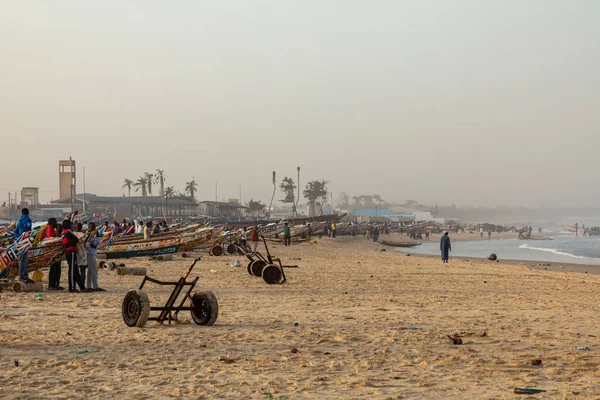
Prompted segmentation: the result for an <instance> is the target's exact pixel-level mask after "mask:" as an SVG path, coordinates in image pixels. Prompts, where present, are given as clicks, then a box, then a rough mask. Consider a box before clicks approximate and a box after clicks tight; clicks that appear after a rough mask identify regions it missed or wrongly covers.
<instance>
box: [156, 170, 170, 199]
mask: <svg viewBox="0 0 600 400" xmlns="http://www.w3.org/2000/svg"><path fill="white" fill-rule="evenodd" d="M166 180H167V175H165V171H164V170H162V169H157V170H156V174H154V183H158V184H159V185H160V192H159V195H160V196H165V181H166Z"/></svg>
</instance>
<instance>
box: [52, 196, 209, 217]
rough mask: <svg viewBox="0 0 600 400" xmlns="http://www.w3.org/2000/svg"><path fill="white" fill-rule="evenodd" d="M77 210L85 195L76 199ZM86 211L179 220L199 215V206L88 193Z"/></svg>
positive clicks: (178, 200)
mask: <svg viewBox="0 0 600 400" xmlns="http://www.w3.org/2000/svg"><path fill="white" fill-rule="evenodd" d="M74 200H75V204H76V205H77V207H76V208H77V209H79V210H81V209H82V207H80V206H81V205H82V203H83V201H84V196H83V195H80V194H78V195H76V196H75V197H74ZM52 204H55V205H68V204H71V199H59V200H55V201H53V202H52ZM85 204H86V207H85V208H86V211H87V212H90V213H96V214H111V215H114V214H117V215H119V216H123V217H153V218H178V217H195V216H197V215H198V204H196V203H195V202H193V201H192V200H187V199H181V198H175V199H165V198H164V197H161V196H147V197H141V196H131V197H129V196H127V197H126V196H96V195H95V194H89V193H86V195H85Z"/></svg>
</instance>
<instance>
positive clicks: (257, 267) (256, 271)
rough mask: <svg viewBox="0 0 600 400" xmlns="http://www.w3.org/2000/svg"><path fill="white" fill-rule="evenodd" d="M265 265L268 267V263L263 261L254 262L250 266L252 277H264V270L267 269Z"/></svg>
mask: <svg viewBox="0 0 600 400" xmlns="http://www.w3.org/2000/svg"><path fill="white" fill-rule="evenodd" d="M265 265H267V263H266V262H264V261H263V260H255V261H252V265H251V266H250V272H251V273H250V275H254V276H258V277H260V276H262V273H263V268H265Z"/></svg>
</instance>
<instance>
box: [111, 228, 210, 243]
mask: <svg viewBox="0 0 600 400" xmlns="http://www.w3.org/2000/svg"><path fill="white" fill-rule="evenodd" d="M200 226H201V225H200V224H193V225H188V226H186V227H184V228H179V229H174V230H170V231H166V232H160V233H158V234H155V235H153V236H152V238H153V239H154V240H158V239H169V238H172V237H175V236H178V235H182V234H185V233H191V232H194V231H195V230H197V229H199V228H200ZM107 236H110V235H107ZM138 241H144V235H143V234H139V233H138V234H131V235H126V236H122V235H117V236H116V237H115V238H114V239H113V244H114V243H116V242H119V243H125V242H128V243H129V242H138ZM103 244H104V243H103ZM102 247H103V246H102V245H101V246H100V248H102Z"/></svg>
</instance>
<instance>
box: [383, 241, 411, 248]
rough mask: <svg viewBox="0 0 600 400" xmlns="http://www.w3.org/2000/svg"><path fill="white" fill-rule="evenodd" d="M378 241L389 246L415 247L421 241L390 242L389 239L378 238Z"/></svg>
mask: <svg viewBox="0 0 600 400" xmlns="http://www.w3.org/2000/svg"><path fill="white" fill-rule="evenodd" d="M378 243H381V244H383V245H385V246H391V247H415V246H419V245H420V244H421V242H392V241H389V240H380V241H379V242H378Z"/></svg>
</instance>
